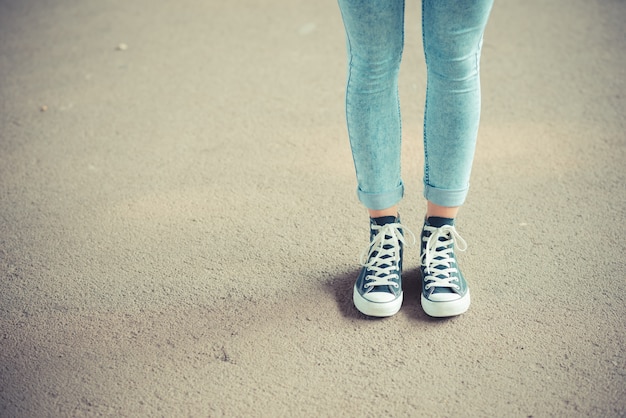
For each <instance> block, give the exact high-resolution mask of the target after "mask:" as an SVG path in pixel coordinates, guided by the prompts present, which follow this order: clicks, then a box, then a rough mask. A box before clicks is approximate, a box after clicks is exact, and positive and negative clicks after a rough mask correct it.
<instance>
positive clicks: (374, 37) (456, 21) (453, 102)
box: [339, 0, 493, 218]
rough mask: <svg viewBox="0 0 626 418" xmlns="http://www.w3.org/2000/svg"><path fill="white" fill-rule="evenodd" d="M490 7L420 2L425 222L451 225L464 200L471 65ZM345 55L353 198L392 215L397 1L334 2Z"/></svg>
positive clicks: (399, 32)
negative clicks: (343, 34) (354, 184)
mask: <svg viewBox="0 0 626 418" xmlns="http://www.w3.org/2000/svg"><path fill="white" fill-rule="evenodd" d="M492 3H493V0H423V2H422V34H423V46H424V53H425V58H426V65H427V89H426V106H425V113H424V153H425V164H424V178H423V181H424V196H425V197H426V199H427V201H428V209H427V215H429V216H443V217H447V218H454V217H455V216H456V213H457V211H458V207H459V206H461V205H462V204H463V202H464V200H465V197H466V195H467V191H468V188H469V176H470V171H471V166H472V161H473V158H474V149H475V144H476V136H477V132H478V123H479V118H480V79H479V61H480V50H481V45H482V37H483V32H484V29H485V25H486V23H487V19H488V16H489V12H490V10H491V6H492ZM339 6H340V9H341V13H342V17H343V21H344V26H345V29H346V35H347V37H346V39H347V48H348V60H349V66H348V85H347V90H346V116H347V122H348V131H349V136H350V144H351V148H352V155H353V159H354V164H355V168H356V175H357V182H358V191H357V193H358V196H359V199H360V201H361V202H362V203H363V204H364V205H365V206H366V207H367V208H368V210H369V211H370V215H371V216H372V217H377V216H382V215H387V214H390V215H393V214H394V213H397V208H396V205H397V204H398V203H399V201H400V200H401V199H402V196H403V194H404V186H403V183H402V180H401V173H400V148H401V117H400V102H399V97H398V73H399V69H400V62H401V59H402V52H403V47H404V0H339Z"/></svg>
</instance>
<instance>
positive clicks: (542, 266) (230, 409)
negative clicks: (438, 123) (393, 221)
mask: <svg viewBox="0 0 626 418" xmlns="http://www.w3.org/2000/svg"><path fill="white" fill-rule="evenodd" d="M625 21H626V3H625V2H624V1H619V0H591V1H584V0H551V1H543V0H530V1H524V2H521V1H518V2H515V1H507V0H503V1H498V2H496V5H495V8H494V10H493V14H492V19H491V21H490V24H489V26H488V29H487V34H486V39H485V46H484V52H483V61H482V69H483V120H482V125H481V132H480V139H479V145H478V150H477V156H476V161H475V169H474V172H473V177H472V191H471V193H470V197H469V199H468V202H467V205H466V206H465V207H464V209H463V211H462V213H461V215H460V217H459V220H458V225H459V231H460V232H461V234H462V235H463V236H464V238H465V239H466V240H467V241H468V243H469V250H468V251H467V252H466V253H463V254H462V255H461V264H462V265H463V268H464V272H465V274H466V276H467V277H468V279H469V281H470V285H471V288H472V296H473V305H472V307H471V309H470V311H469V312H468V313H467V314H465V315H463V316H461V317H458V318H453V319H448V320H433V319H429V318H428V317H426V316H425V314H424V313H423V312H422V311H421V308H420V306H419V290H418V289H419V280H420V277H419V273H418V270H417V265H418V249H417V248H410V249H408V250H407V252H406V255H407V259H406V261H405V263H406V266H407V271H406V274H405V281H406V284H405V303H404V306H403V309H402V310H401V311H400V313H399V314H398V315H396V316H395V317H393V318H389V319H383V320H371V319H367V318H366V317H363V316H362V315H360V314H359V313H358V312H357V311H356V310H355V309H354V308H353V306H352V300H351V297H352V296H351V289H352V285H353V281H354V278H355V275H356V274H357V271H358V268H359V266H358V262H357V258H358V255H359V253H360V252H361V251H362V249H363V247H364V246H365V245H366V244H367V217H366V214H365V212H364V210H363V209H362V207H361V206H360V204H359V203H358V201H357V199H356V196H355V179H354V172H353V167H352V160H351V155H350V150H349V146H348V142H347V135H346V128H345V121H344V113H343V94H344V81H345V56H344V34H343V27H342V24H341V20H340V16H339V12H338V9H337V5H336V3H335V2H334V1H331V0H324V1H310V0H309V1H305V0H290V1H287V0H269V1H263V2H261V1H258V2H257V1H252V0H241V1H237V2H217V1H200V0H181V1H177V2H151V1H148V0H137V1H125V0H104V1H93V0H80V1H79V0H55V1H43V0H23V1H22V0H0V89H1V90H0V127H1V131H0V280H1V285H2V291H1V295H0V347H1V350H0V416H3V417H39V416H519V417H527V416H533V417H545V416H568V417H571V416H603V417H610V416H626V354H625V350H626V304H625V300H624V295H625V294H626V281H625V272H626V262H625V254H626V240H625V238H624V236H625V233H626V227H625V226H624V221H625V217H626V187H625V185H624V184H625V182H626V164H625V161H626V147H625V145H626V139H625V137H626V134H625V132H626V126H625V121H626V117H625V115H626V106H625V104H626V86H625V81H626V53H625V52H626V31H625V26H624V22H625ZM419 22H420V7H419V2H409V4H407V27H406V43H407V45H406V54H405V59H404V63H403V65H404V66H403V70H402V74H401V96H402V102H403V115H404V136H405V140H404V155H403V165H404V180H405V183H406V185H407V193H406V198H405V200H404V201H403V203H402V206H401V212H402V216H403V221H404V222H405V223H406V224H407V226H408V227H409V228H412V229H413V230H414V231H418V230H419V228H420V226H421V222H420V219H421V217H422V216H423V212H424V209H425V205H424V202H423V200H422V198H421V192H422V186H421V170H422V163H423V158H422V148H421V147H422V146H421V139H420V138H421V124H422V118H421V114H422V111H423V99H424V84H425V72H424V63H423V59H422V49H421V35H420V24H419ZM122 44H123V45H122ZM120 46H121V47H120Z"/></svg>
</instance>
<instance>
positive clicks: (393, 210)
mask: <svg viewBox="0 0 626 418" xmlns="http://www.w3.org/2000/svg"><path fill="white" fill-rule="evenodd" d="M367 212H368V213H369V215H370V218H372V219H373V218H382V217H383V216H393V217H394V218H397V217H398V206H392V207H390V208H387V209H380V210H378V209H368V210H367Z"/></svg>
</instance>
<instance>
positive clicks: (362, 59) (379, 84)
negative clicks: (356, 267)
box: [339, 0, 405, 316]
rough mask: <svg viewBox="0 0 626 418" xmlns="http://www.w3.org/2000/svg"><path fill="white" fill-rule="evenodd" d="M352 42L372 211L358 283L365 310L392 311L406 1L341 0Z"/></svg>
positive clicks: (354, 93)
mask: <svg viewBox="0 0 626 418" xmlns="http://www.w3.org/2000/svg"><path fill="white" fill-rule="evenodd" d="M339 7H340V9H341V14H342V16H343V21H344V26H345V28H346V38H347V47H348V86H347V90H346V116H347V121H348V133H349V136H350V145H351V148H352V156H353V159H354V165H355V168H356V175H357V183H358V189H357V193H358V197H359V199H360V201H361V202H362V203H363V204H364V205H365V207H366V208H367V209H368V210H369V213H370V218H371V219H370V244H369V245H368V248H367V249H366V251H365V252H364V253H363V255H362V257H361V264H362V265H363V268H362V269H361V272H360V273H359V276H358V277H357V280H356V283H355V285H354V289H353V301H354V304H355V306H356V307H357V309H358V310H359V311H361V312H362V313H364V314H366V315H370V316H391V315H393V314H395V313H396V312H398V310H399V309H400V306H401V305H402V299H403V292H402V279H401V272H402V246H403V244H404V242H405V240H404V231H403V227H402V225H401V224H400V220H399V218H398V214H397V208H396V205H397V203H398V202H399V201H400V200H401V199H402V195H403V190H404V187H403V184H402V180H401V176H400V138H401V132H400V104H399V100H398V72H399V68H400V60H401V57H402V47H403V42H404V0H339Z"/></svg>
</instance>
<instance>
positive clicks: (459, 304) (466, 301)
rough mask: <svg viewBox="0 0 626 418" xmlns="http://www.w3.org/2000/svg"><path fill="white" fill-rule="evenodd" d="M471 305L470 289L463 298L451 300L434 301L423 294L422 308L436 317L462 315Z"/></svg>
mask: <svg viewBox="0 0 626 418" xmlns="http://www.w3.org/2000/svg"><path fill="white" fill-rule="evenodd" d="M469 306H470V293H469V289H468V290H467V293H466V294H465V296H463V297H462V298H461V299H457V300H452V301H449V302H433V301H431V300H428V299H426V298H425V297H424V295H422V309H423V310H424V312H426V315H428V316H432V317H435V318H445V317H448V316H457V315H461V314H463V313H465V312H467V310H468V309H469Z"/></svg>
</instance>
